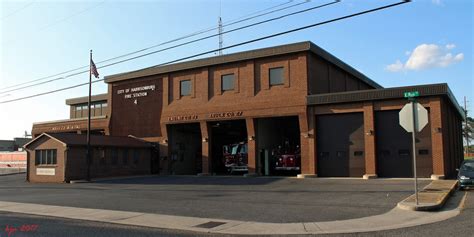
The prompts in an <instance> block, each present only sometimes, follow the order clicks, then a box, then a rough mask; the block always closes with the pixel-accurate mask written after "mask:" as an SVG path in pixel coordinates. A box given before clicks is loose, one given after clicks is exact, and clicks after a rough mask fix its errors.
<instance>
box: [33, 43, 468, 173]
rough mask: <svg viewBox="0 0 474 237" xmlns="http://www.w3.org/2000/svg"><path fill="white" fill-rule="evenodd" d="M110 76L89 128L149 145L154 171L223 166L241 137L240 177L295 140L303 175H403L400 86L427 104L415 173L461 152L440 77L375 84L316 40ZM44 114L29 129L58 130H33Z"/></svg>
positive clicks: (442, 165)
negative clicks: (244, 166) (243, 166)
mask: <svg viewBox="0 0 474 237" xmlns="http://www.w3.org/2000/svg"><path fill="white" fill-rule="evenodd" d="M105 79H106V80H105V81H106V83H108V93H107V95H106V99H105V98H104V101H106V103H107V106H106V109H105V110H104V111H105V113H104V114H101V115H100V116H103V117H97V118H96V119H97V121H99V123H97V125H96V126H97V128H96V129H97V130H99V131H103V133H104V134H106V135H111V136H133V137H136V138H139V139H142V140H145V141H148V142H151V143H155V144H156V145H157V146H158V147H159V157H158V158H157V159H156V160H157V161H158V163H159V164H158V166H159V173H160V174H203V175H206V174H219V173H225V171H226V167H224V162H223V156H222V154H223V149H224V148H223V147H225V146H226V145H229V144H238V143H245V144H247V145H246V152H247V156H248V158H247V159H248V174H247V175H269V174H272V173H271V172H269V168H268V167H272V164H270V163H271V162H274V161H273V160H272V159H269V158H268V157H269V156H271V154H272V152H274V151H275V149H277V148H281V147H292V148H293V149H298V150H300V152H301V161H300V164H299V166H300V167H298V172H297V173H299V175H300V176H301V177H304V176H314V177H316V176H320V177H365V178H372V177H410V176H411V175H412V172H413V171H412V165H411V164H412V158H411V154H412V152H413V151H412V150H411V139H410V134H409V133H407V132H405V131H404V130H403V128H401V127H400V126H399V123H398V112H399V111H400V109H401V108H402V107H403V106H404V105H405V104H406V103H407V100H406V99H404V98H403V93H404V92H407V91H418V92H419V93H420V96H419V98H418V99H417V100H418V102H419V103H420V104H422V105H423V106H424V107H425V108H427V110H428V111H429V123H428V125H427V126H426V127H425V128H424V129H423V130H422V131H421V132H420V133H419V134H417V150H416V151H414V152H416V154H417V156H418V166H417V172H418V174H419V176H422V177H432V178H443V177H449V176H452V175H454V172H455V169H456V168H457V167H458V166H459V164H460V162H461V161H462V159H463V156H462V138H461V121H462V119H463V117H462V112H461V110H460V108H459V105H458V104H457V102H456V100H455V99H454V97H453V95H452V93H451V92H450V90H449V88H448V86H447V85H446V84H435V85H422V86H409V87H400V88H382V87H381V86H380V85H378V84H377V83H375V82H374V81H372V80H371V79H369V78H367V77H366V76H365V75H363V74H361V73H360V72H358V71H357V70H355V69H353V68H352V67H350V66H349V65H347V64H346V63H344V62H342V61H341V60H339V59H338V58H336V57H334V56H333V55H331V54H329V53H328V52H326V51H324V50H323V49H321V48H320V47H318V46H316V45H314V44H313V43H311V42H302V43H295V44H289V45H282V46H276V47H271V48H263V49H257V50H252V51H246V52H240V53H234V54H228V55H223V56H217V57H211V58H204V59H198V60H193V61H188V62H183V63H176V64H170V65H166V66H156V67H150V68H146V69H142V70H138V71H132V72H126V73H122V74H117V75H111V76H107V77H106V78H105ZM85 109H87V106H86V108H85ZM71 111H73V110H71ZM72 114H73V112H71V116H72ZM71 118H72V117H71ZM76 119H77V118H76ZM46 124H47V126H46V125H45V124H44V123H41V124H38V125H35V126H36V128H35V126H34V128H33V130H34V131H35V129H37V131H41V132H43V131H46V132H53V131H51V130H50V131H47V129H46V130H41V129H40V130H38V126H39V125H41V126H43V127H45V126H46V127H48V126H49V127H54V126H55V123H54V122H52V123H49V124H48V123H46ZM63 128H64V127H63ZM80 130H81V129H77V128H71V129H63V130H61V131H59V132H81V131H80Z"/></svg>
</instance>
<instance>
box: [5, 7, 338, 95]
mask: <svg viewBox="0 0 474 237" xmlns="http://www.w3.org/2000/svg"><path fill="white" fill-rule="evenodd" d="M339 2H340V1H339V0H334V1H332V2H330V3H325V4H322V5H317V6H314V7H311V8H306V9H303V10H300V11H296V12H292V13H288V14H285V15H281V16H277V17H274V18H270V19H267V20H264V21H259V22H256V23H253V24H249V25H245V26H242V27H238V28H234V29H231V30H228V31H223V32H219V33H217V34H212V35H208V36H205V37H202V38H198V39H195V40H191V41H187V42H184V43H180V44H176V45H173V46H170V47H167V48H163V49H159V50H155V51H152V52H149V53H145V54H141V55H138V56H134V57H131V58H127V59H124V60H120V61H117V62H114V63H111V64H107V65H104V66H101V67H98V68H103V67H107V66H111V65H115V64H119V63H123V62H127V61H130V60H133V59H137V58H141V57H145V56H148V55H152V54H156V53H159V52H163V51H167V50H170V49H174V48H178V47H182V46H185V45H188V44H192V43H196V42H199V41H203V40H206V39H210V38H213V37H216V36H220V35H224V34H228V33H231V32H235V31H239V30H243V29H246V28H250V27H254V26H257V25H260V24H264V23H268V22H271V21H275V20H280V19H283V18H286V17H289V16H293V15H297V14H301V13H305V12H308V11H312V10H316V9H319V8H322V7H326V6H329V5H332V4H336V3H339ZM102 62H104V61H102ZM87 72H89V70H88V69H87V70H84V71H80V72H76V73H73V74H70V75H66V76H63V77H59V78H54V79H51V80H47V81H42V82H38V83H35V84H32V85H27V86H23V87H19V88H15V89H10V90H6V91H1V92H0V94H4V93H8V92H13V91H18V90H22V89H26V88H31V87H35V86H39V85H43V84H47V83H51V82H54V81H58V80H64V79H66V78H69V77H72V76H77V75H80V74H82V73H87Z"/></svg>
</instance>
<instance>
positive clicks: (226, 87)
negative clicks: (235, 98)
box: [221, 74, 235, 91]
mask: <svg viewBox="0 0 474 237" xmlns="http://www.w3.org/2000/svg"><path fill="white" fill-rule="evenodd" d="M234 78H235V76H234V74H227V75H222V76H221V82H222V91H231V90H234V81H235V79H234Z"/></svg>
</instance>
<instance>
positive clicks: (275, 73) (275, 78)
mask: <svg viewBox="0 0 474 237" xmlns="http://www.w3.org/2000/svg"><path fill="white" fill-rule="evenodd" d="M269 77H270V86H275V85H282V84H283V82H284V78H283V67H276V68H270V70H269Z"/></svg>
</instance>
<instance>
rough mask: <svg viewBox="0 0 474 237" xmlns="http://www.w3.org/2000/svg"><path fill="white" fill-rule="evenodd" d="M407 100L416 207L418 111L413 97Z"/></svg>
mask: <svg viewBox="0 0 474 237" xmlns="http://www.w3.org/2000/svg"><path fill="white" fill-rule="evenodd" d="M408 100H410V101H411V110H412V114H413V116H412V117H413V118H412V120H411V121H412V128H413V131H412V132H411V141H412V153H413V176H414V177H415V203H416V205H417V206H418V177H417V176H416V138H415V134H416V131H417V130H418V128H417V126H416V125H417V122H416V121H417V117H418V109H417V106H416V101H415V97H411V98H409V99H408Z"/></svg>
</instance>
